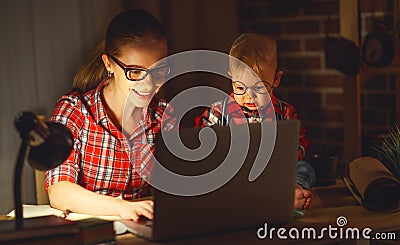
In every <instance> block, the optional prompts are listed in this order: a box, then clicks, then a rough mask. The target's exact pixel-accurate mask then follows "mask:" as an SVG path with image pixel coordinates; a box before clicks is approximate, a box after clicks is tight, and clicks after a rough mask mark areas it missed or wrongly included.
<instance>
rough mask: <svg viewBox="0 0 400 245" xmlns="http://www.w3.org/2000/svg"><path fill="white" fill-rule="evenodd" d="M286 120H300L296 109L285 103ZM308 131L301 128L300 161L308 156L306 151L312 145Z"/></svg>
mask: <svg viewBox="0 0 400 245" xmlns="http://www.w3.org/2000/svg"><path fill="white" fill-rule="evenodd" d="M283 114H284V120H291V119H293V120H294V119H298V116H297V111H296V108H295V107H294V106H292V105H290V104H288V103H286V102H284V111H283ZM306 133H307V129H306V128H304V127H303V126H301V127H300V135H299V151H298V159H299V160H302V159H303V158H304V156H305V154H306V150H307V148H308V146H309V145H310V138H308V137H307V134H306Z"/></svg>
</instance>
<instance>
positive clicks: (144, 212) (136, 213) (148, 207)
mask: <svg viewBox="0 0 400 245" xmlns="http://www.w3.org/2000/svg"><path fill="white" fill-rule="evenodd" d="M121 201H122V204H121V207H120V209H119V213H120V214H119V216H120V217H121V218H122V219H131V220H133V221H136V222H139V220H140V216H143V217H145V218H147V219H150V220H152V219H153V206H154V205H153V201H152V200H144V201H132V202H129V201H125V200H121Z"/></svg>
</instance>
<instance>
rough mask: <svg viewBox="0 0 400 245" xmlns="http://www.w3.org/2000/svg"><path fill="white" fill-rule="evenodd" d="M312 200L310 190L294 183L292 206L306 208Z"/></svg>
mask: <svg viewBox="0 0 400 245" xmlns="http://www.w3.org/2000/svg"><path fill="white" fill-rule="evenodd" d="M311 201H312V194H311V191H309V190H306V189H304V188H303V187H302V186H301V185H299V184H296V188H295V190H294V208H295V209H307V208H308V206H310V204H311Z"/></svg>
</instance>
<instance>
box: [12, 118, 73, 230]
mask: <svg viewBox="0 0 400 245" xmlns="http://www.w3.org/2000/svg"><path fill="white" fill-rule="evenodd" d="M15 127H16V128H17V130H18V131H19V133H20V136H21V140H22V142H21V146H20V149H19V153H18V157H17V162H16V166H15V175H14V208H15V224H16V229H22V228H23V213H22V212H23V209H22V202H21V177H22V169H23V166H24V162H25V160H28V162H29V164H30V165H31V166H32V167H33V168H34V169H38V170H41V171H46V170H50V169H52V168H55V167H57V166H58V165H60V164H61V163H62V162H63V161H65V159H66V158H67V157H68V155H69V153H70V152H71V149H72V144H73V138H72V134H71V132H70V131H69V129H68V128H66V127H65V126H64V125H62V124H60V123H57V122H43V121H41V120H39V119H38V118H37V117H36V116H35V114H33V113H31V112H20V113H18V114H17V116H16V117H15ZM27 155H28V158H27Z"/></svg>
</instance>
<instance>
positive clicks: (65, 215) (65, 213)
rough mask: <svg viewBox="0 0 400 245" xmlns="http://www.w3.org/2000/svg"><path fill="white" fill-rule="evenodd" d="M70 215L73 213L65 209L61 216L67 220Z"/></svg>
mask: <svg viewBox="0 0 400 245" xmlns="http://www.w3.org/2000/svg"><path fill="white" fill-rule="evenodd" d="M69 213H71V211H70V210H69V209H65V210H64V211H63V213H62V215H61V218H64V219H66V218H67V217H68V215H69Z"/></svg>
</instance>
